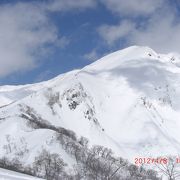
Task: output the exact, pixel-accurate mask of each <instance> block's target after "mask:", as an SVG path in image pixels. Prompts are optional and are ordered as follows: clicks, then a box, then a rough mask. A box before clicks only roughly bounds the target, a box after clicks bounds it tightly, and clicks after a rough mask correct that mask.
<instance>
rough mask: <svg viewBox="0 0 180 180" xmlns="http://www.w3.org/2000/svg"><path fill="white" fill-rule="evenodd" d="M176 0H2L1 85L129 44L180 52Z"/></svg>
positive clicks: (40, 76)
mask: <svg viewBox="0 0 180 180" xmlns="http://www.w3.org/2000/svg"><path fill="white" fill-rule="evenodd" d="M179 5H180V4H179V2H178V1H176V0H174V1H171V0H36V1H35V0H34V1H31V0H29V1H26V0H18V1H16V0H14V1H13V0H1V1H0V85H4V84H25V83H34V82H39V81H43V80H47V79H50V78H53V77H55V76H56V75H58V74H61V73H64V72H67V71H70V70H73V69H77V68H82V67H83V66H85V65H88V64H90V63H92V62H93V61H95V60H97V59H98V58H100V57H102V56H103V55H105V54H108V53H110V52H113V51H116V50H119V49H122V48H124V47H126V46H130V45H135V44H137V45H143V46H150V47H151V48H153V49H154V50H156V51H158V52H161V53H168V52H171V51H175V52H178V53H180V20H179V19H180V18H179Z"/></svg>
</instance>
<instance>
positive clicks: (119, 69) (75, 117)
mask: <svg viewBox="0 0 180 180" xmlns="http://www.w3.org/2000/svg"><path fill="white" fill-rule="evenodd" d="M179 57H180V56H179V55H178V54H175V53H170V54H167V55H165V54H157V53H156V52H154V51H153V50H152V49H150V48H148V47H138V46H132V47H129V48H126V49H124V50H120V51H117V52H114V53H112V54H109V55H107V56H105V57H103V58H101V59H99V60H97V61H96V62H94V63H92V64H90V65H88V66H86V67H84V68H82V69H80V70H74V71H71V72H68V73H65V74H62V75H59V76H58V77H56V78H54V79H52V80H49V81H46V82H41V83H37V84H32V85H31V84H30V85H21V86H1V87H0V137H1V138H0V158H2V157H4V156H7V157H8V158H10V159H11V158H13V157H14V156H16V155H17V154H19V158H20V159H21V161H22V162H24V163H25V164H27V165H29V164H31V163H32V162H33V160H34V158H35V156H36V155H37V154H38V153H39V152H40V151H41V150H42V149H47V150H48V151H49V152H52V153H59V154H60V155H61V157H62V158H63V160H64V162H65V163H67V164H68V165H69V166H70V167H71V166H72V165H73V164H74V163H75V159H74V158H72V157H71V156H70V155H69V154H68V153H67V152H66V151H65V150H64V149H63V148H62V147H61V146H60V145H59V144H58V143H57V142H56V141H55V136H56V135H55V133H57V132H64V130H66V129H67V130H71V131H73V132H75V134H76V136H77V137H78V138H80V137H81V136H83V137H85V138H87V139H88V140H89V143H90V146H92V145H102V146H104V147H108V148H111V149H112V150H113V152H114V153H115V154H116V155H117V156H121V157H124V158H127V159H129V161H130V162H134V158H136V157H149V156H152V157H157V156H163V155H170V154H171V155H176V154H178V152H179V151H180V133H179V129H180V121H179V117H180V58H179ZM71 131H70V132H71ZM18 152H20V153H18Z"/></svg>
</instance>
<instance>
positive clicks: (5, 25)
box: [0, 0, 95, 77]
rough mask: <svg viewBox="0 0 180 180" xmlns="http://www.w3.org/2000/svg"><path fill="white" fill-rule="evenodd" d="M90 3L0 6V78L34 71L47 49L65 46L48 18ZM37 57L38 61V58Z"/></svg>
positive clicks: (68, 0) (56, 0)
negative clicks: (56, 13)
mask: <svg viewBox="0 0 180 180" xmlns="http://www.w3.org/2000/svg"><path fill="white" fill-rule="evenodd" d="M94 6H95V1H94V0H76V1H74V0H66V1H64V0H49V1H46V3H45V2H44V3H43V2H42V1H34V2H19V3H12V4H11V3H9V4H5V5H1V6H0V77H4V76H7V75H10V74H12V73H15V72H19V71H28V70H31V69H32V68H35V67H36V66H37V65H38V64H39V62H40V59H42V55H47V53H48V52H49V50H50V49H48V48H47V47H49V46H51V47H52V46H54V45H56V46H58V47H59V48H63V47H64V46H66V45H67V44H68V43H69V39H68V38H67V37H63V36H62V37H61V36H60V35H59V32H58V30H57V28H56V26H55V25H54V24H53V23H52V21H51V20H50V19H49V18H48V14H49V13H50V12H54V11H68V10H72V9H78V10H82V9H85V8H88V7H89V8H92V7H94ZM40 57H41V58H40Z"/></svg>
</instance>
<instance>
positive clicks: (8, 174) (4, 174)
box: [0, 168, 42, 180]
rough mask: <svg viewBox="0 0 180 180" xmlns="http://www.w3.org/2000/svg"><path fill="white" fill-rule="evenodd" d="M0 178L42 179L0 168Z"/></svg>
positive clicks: (10, 179) (18, 179)
mask: <svg viewBox="0 0 180 180" xmlns="http://www.w3.org/2000/svg"><path fill="white" fill-rule="evenodd" d="M0 180H42V179H40V178H35V177H32V176H29V175H25V174H21V173H17V172H13V171H9V170H6V169H2V168H0Z"/></svg>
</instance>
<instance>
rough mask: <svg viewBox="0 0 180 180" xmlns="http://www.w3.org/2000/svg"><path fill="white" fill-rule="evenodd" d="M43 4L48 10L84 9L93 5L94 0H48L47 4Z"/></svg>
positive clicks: (94, 4)
mask: <svg viewBox="0 0 180 180" xmlns="http://www.w3.org/2000/svg"><path fill="white" fill-rule="evenodd" d="M44 5H45V8H47V9H48V10H49V11H69V10H72V9H78V10H84V9H86V8H93V7H95V6H96V0H50V1H49V3H48V4H44Z"/></svg>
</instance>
